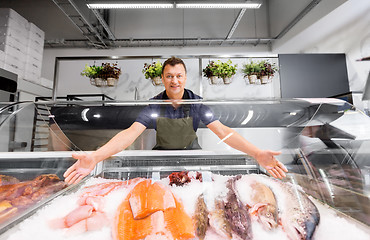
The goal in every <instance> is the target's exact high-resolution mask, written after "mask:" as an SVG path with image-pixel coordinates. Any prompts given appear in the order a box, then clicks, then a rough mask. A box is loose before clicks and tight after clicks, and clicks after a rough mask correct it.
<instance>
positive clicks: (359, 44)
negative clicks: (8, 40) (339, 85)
mask: <svg viewBox="0 0 370 240" xmlns="http://www.w3.org/2000/svg"><path fill="white" fill-rule="evenodd" d="M284 2H289V0H284ZM309 2H311V1H308V0H306V1H304V2H302V6H300V7H301V8H302V9H303V8H304V6H306V5H307V4H308V3H309ZM269 4H270V6H269V11H270V12H272V16H271V18H270V21H271V23H272V24H275V26H274V29H275V32H273V33H272V35H273V36H274V34H277V33H278V32H279V31H276V29H279V28H283V26H285V25H286V24H287V23H288V22H289V21H291V19H292V17H293V16H291V15H289V14H288V13H289V11H287V10H286V9H281V7H280V5H279V4H277V3H275V1H270V3H269ZM281 6H286V4H281ZM297 7H298V6H297ZM327 11H332V12H331V13H329V14H327V15H326V13H327ZM368 12H370V1H369V0H348V1H346V0H322V1H321V2H320V4H319V5H318V7H316V8H314V9H313V10H312V11H311V12H310V13H308V14H307V15H306V16H305V17H304V18H303V19H302V20H301V21H300V22H299V23H298V24H297V25H295V26H294V27H293V28H292V29H291V31H289V32H288V33H287V34H286V35H285V36H284V37H283V38H282V39H279V40H276V41H275V42H274V43H273V44H272V51H270V50H269V48H268V47H267V46H265V45H264V46H251V45H248V46H246V47H172V48H171V47H166V48H121V49H112V50H96V49H46V50H45V51H44V58H43V59H44V60H43V69H42V76H43V77H45V78H48V79H53V78H54V63H55V57H63V56H111V55H116V56H148V55H159V56H171V55H196V56H198V55H229V56H233V55H234V56H235V55H246V56H262V57H264V56H276V54H278V53H345V54H346V55H347V68H348V75H349V82H350V90H351V91H362V89H363V87H364V85H365V80H366V77H367V74H368V72H369V71H370V66H369V65H370V63H369V62H358V61H356V60H357V59H359V58H362V57H366V56H369V55H370V50H369V48H370V47H369V45H370V43H369V42H370V40H369V39H370V28H369V27H368V26H370V20H369V18H370V15H369V14H368ZM284 13H287V16H286V18H285V20H284V19H283V20H284V22H282V21H283V20H281V22H277V21H276V19H277V16H276V15H277V14H284ZM274 14H275V17H274ZM279 30H281V29H279Z"/></svg>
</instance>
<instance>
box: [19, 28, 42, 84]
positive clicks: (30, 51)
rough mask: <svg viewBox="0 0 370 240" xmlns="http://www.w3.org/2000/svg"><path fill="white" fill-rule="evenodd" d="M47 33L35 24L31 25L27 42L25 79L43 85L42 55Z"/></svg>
mask: <svg viewBox="0 0 370 240" xmlns="http://www.w3.org/2000/svg"><path fill="white" fill-rule="evenodd" d="M44 39H45V33H44V32H43V31H42V30H41V29H40V28H38V27H37V26H36V25H35V24H33V23H30V25H29V31H28V42H27V59H26V66H25V73H24V77H25V79H26V80H30V81H33V82H37V83H39V84H41V79H40V77H41V66H42V54H43V51H44Z"/></svg>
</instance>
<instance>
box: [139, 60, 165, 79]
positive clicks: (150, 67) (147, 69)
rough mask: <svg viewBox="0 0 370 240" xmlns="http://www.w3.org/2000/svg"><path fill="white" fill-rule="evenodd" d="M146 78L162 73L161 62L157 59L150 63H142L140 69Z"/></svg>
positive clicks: (158, 75)
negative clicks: (142, 66)
mask: <svg viewBox="0 0 370 240" xmlns="http://www.w3.org/2000/svg"><path fill="white" fill-rule="evenodd" d="M142 72H143V73H144V76H145V78H146V79H149V78H150V79H153V78H155V77H161V75H162V63H161V62H159V61H157V62H153V63H151V64H148V63H144V68H143V70H142Z"/></svg>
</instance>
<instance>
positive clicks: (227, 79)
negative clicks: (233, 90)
mask: <svg viewBox="0 0 370 240" xmlns="http://www.w3.org/2000/svg"><path fill="white" fill-rule="evenodd" d="M223 81H224V84H230V83H232V82H233V78H232V77H225V78H223Z"/></svg>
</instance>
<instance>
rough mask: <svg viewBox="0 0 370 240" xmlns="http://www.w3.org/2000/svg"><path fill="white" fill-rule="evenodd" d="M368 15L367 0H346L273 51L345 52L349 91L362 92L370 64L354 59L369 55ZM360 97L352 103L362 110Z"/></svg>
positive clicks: (278, 43) (368, 4)
mask: <svg viewBox="0 0 370 240" xmlns="http://www.w3.org/2000/svg"><path fill="white" fill-rule="evenodd" d="M369 12H370V1H369V0H348V1H347V2H345V3H344V4H342V5H341V6H339V7H337V8H336V9H335V10H334V11H332V12H331V13H329V14H328V15H326V16H325V17H322V18H320V19H319V20H317V21H316V22H315V23H314V24H312V25H311V26H309V27H307V28H304V29H303V30H302V31H301V32H300V33H298V34H297V35H295V36H294V37H292V38H290V39H289V40H287V41H285V42H284V41H280V40H279V41H278V42H276V44H274V45H273V52H275V53H281V52H284V53H345V54H346V57H347V69H348V78H349V85H350V91H352V92H362V91H363V89H364V87H365V83H366V79H367V76H368V74H369V71H370V62H369V61H367V62H366V61H365V62H359V61H357V60H358V59H361V58H363V57H368V56H370V14H369ZM307 17H311V18H312V16H307ZM355 95H356V94H355ZM361 97H362V94H361V93H360V94H357V98H356V99H355V100H354V104H355V105H356V106H357V107H359V108H360V109H363V106H362V103H361Z"/></svg>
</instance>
